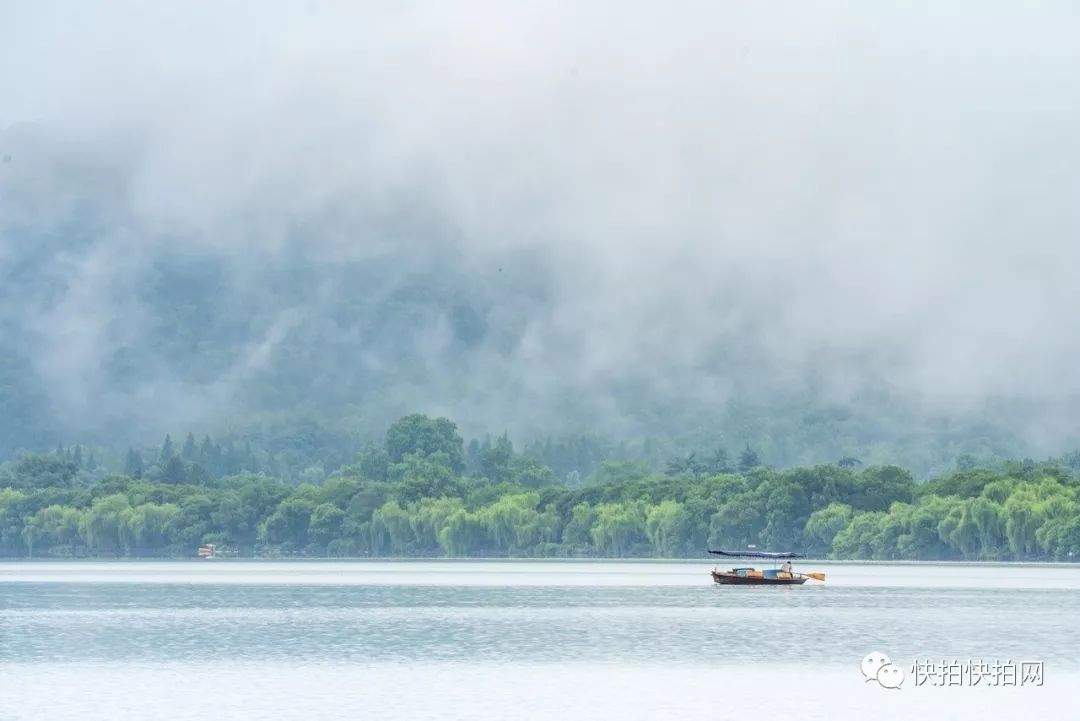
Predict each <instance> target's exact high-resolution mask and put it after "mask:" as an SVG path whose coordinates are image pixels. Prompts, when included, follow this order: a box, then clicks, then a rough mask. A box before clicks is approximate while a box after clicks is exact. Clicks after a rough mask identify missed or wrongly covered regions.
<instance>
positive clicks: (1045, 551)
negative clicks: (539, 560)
mask: <svg viewBox="0 0 1080 721" xmlns="http://www.w3.org/2000/svg"><path fill="white" fill-rule="evenodd" d="M549 445H551V447H552V448H554V447H555V446H556V445H557V444H555V443H552V442H549ZM565 447H567V448H573V446H572V444H566V446H565ZM578 450H581V447H579V448H578ZM549 451H550V449H549ZM549 451H544V450H543V447H542V446H541V447H540V448H538V446H537V444H533V445H530V446H527V447H526V448H525V449H523V451H522V452H518V451H517V450H516V449H515V448H514V445H513V443H512V442H511V441H510V439H509V438H508V437H507V436H506V435H502V436H498V437H495V438H486V439H484V440H483V441H476V442H473V443H470V444H468V445H466V444H465V443H464V442H463V439H462V437H461V435H460V434H459V432H458V429H457V427H456V426H455V424H454V423H452V422H451V421H449V420H447V419H444V418H429V417H427V416H423V415H411V416H406V417H405V418H402V419H401V420H399V421H398V422H396V423H394V424H393V425H392V426H391V427H390V428H389V429H388V430H387V432H386V435H385V439H384V441H383V442H382V443H379V444H371V445H369V446H367V447H365V448H364V449H363V450H362V451H361V452H360V453H359V454H357V455H356V457H355V458H354V459H353V462H351V463H348V464H345V465H342V466H340V467H336V469H335V470H333V471H332V472H330V473H329V474H324V473H323V472H319V473H312V474H311V476H310V478H308V479H300V480H299V481H293V482H290V481H286V480H283V479H282V477H278V476H275V475H274V474H271V473H268V472H267V471H266V470H265V469H262V470H261V472H252V469H250V468H245V467H244V465H245V463H251V464H253V465H258V464H259V463H262V462H265V459H266V458H268V457H270V456H264V458H263V459H262V460H260V459H259V458H258V457H257V455H258V454H256V453H255V452H252V451H250V449H249V448H247V447H245V446H241V445H239V444H235V443H234V444H219V443H216V442H215V441H213V440H211V439H208V438H204V439H203V440H202V441H196V440H195V438H194V437H193V436H190V435H189V436H188V437H187V438H185V439H184V441H182V442H181V443H180V444H179V447H177V444H174V443H173V441H172V439H171V438H167V439H166V440H165V442H164V443H163V444H162V447H161V448H160V449H156V452H155V453H153V454H152V455H153V457H148V456H149V455H151V454H148V453H145V452H139V451H135V450H132V451H130V452H129V453H128V454H127V456H126V458H125V459H124V469H125V472H124V473H122V474H112V475H104V474H101V473H97V474H96V475H95V473H90V472H89V471H88V470H87V468H88V467H92V468H94V469H100V467H101V466H100V463H99V462H98V461H97V460H95V459H93V458H91V456H92V455H93V451H91V450H89V449H82V448H77V449H58V450H57V451H56V452H54V453H50V454H43V455H42V454H39V455H34V454H31V455H24V456H22V457H21V458H19V459H17V460H14V461H9V462H7V463H4V464H0V556H6V557H31V556H32V557H114V556H159V557H191V556H193V555H194V553H195V550H196V548H197V547H198V546H199V545H200V544H203V543H215V544H218V545H220V546H221V547H224V548H228V549H232V550H234V551H235V552H236V553H237V554H239V555H244V556H250V555H258V556H338V557H348V556H567V557H572V556H608V557H618V556H653V557H700V556H701V555H702V554H703V551H704V550H705V549H706V548H707V547H714V548H715V547H726V548H744V547H746V546H747V545H749V544H755V545H757V546H759V547H762V548H774V549H780V550H787V549H798V550H803V551H805V552H806V553H808V554H811V555H816V556H830V557H835V558H862V559H921V560H935V559H1015V560H1070V559H1073V558H1077V557H1080V502H1078V500H1077V492H1078V488H1080V481H1078V477H1077V475H1076V467H1077V466H1080V456H1078V457H1076V458H1072V457H1066V458H1065V459H1063V462H1062V463H1060V464H1058V463H1047V464H1035V463H1032V462H1030V461H1028V462H1019V463H1007V464H1004V465H1002V466H1000V467H998V468H995V469H993V470H990V469H980V468H977V467H973V465H971V464H964V465H963V466H962V469H961V470H957V471H955V472H953V473H951V474H949V475H946V476H943V477H940V478H937V479H934V480H931V481H928V482H925V483H917V482H915V480H914V479H913V478H912V476H911V474H910V473H908V472H907V471H905V470H903V469H901V468H898V467H896V466H863V465H862V463H861V462H860V461H859V460H858V459H854V458H844V459H842V460H841V462H838V463H837V464H834V465H818V466H813V467H803V468H792V469H786V470H776V469H773V468H769V467H766V466H763V465H762V464H761V459H760V458H759V457H758V455H757V453H756V452H755V451H754V450H753V449H752V448H750V447H749V446H747V447H746V448H744V449H743V450H742V451H741V452H740V453H739V454H738V455H737V457H735V458H732V457H730V456H729V455H728V454H727V452H726V451H724V450H723V449H719V450H715V451H713V452H708V453H703V454H701V455H700V456H699V455H698V454H696V453H695V454H689V455H684V456H679V457H676V458H674V459H672V460H671V462H670V463H669V464H668V465H667V469H666V473H664V474H657V473H655V472H653V471H652V470H651V468H650V466H649V465H648V464H647V463H644V462H642V461H639V460H633V459H626V458H619V457H618V454H616V457H615V458H595V459H593V460H592V461H590V463H591V465H592V466H593V468H594V470H593V472H592V473H591V475H590V476H589V477H588V478H587V479H586V480H584V481H582V482H581V483H579V484H575V485H569V484H567V483H565V482H563V481H562V480H560V479H559V477H558V475H557V474H556V473H555V472H553V471H552V470H551V468H550V467H549V466H548V465H547V464H545V463H544V462H543V461H542V455H543V453H545V452H549ZM230 456H231V457H233V458H234V459H239V460H234V461H228V460H226V459H228V458H230ZM245 458H246V460H245ZM310 460H311V459H310V458H304V459H303V462H305V463H307V462H310ZM575 462H576V461H575ZM230 463H231V464H232V465H229V464H230ZM215 464H220V465H215ZM328 465H329V464H328ZM583 465H584V464H583Z"/></svg>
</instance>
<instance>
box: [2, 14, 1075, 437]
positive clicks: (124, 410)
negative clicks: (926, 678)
mask: <svg viewBox="0 0 1080 721" xmlns="http://www.w3.org/2000/svg"><path fill="white" fill-rule="evenodd" d="M572 5H573V4H570V3H555V2H552V3H528V4H525V3H496V2H492V3H467V2H466V3H385V4H376V3H328V2H308V3H306V4H303V3H294V4H292V6H291V7H290V6H277V5H274V4H272V3H251V4H237V3H209V2H206V3H199V2H192V3H179V4H173V5H172V6H171V7H166V4H163V3H149V2H131V3H120V2H112V3H104V4H93V5H92V4H87V3H76V2H72V3H50V2H5V3H3V4H2V6H0V156H3V157H4V162H3V164H0V192H2V195H0V231H2V232H3V235H2V236H0V277H3V278H6V279H7V280H8V285H9V287H8V289H7V290H0V321H2V322H3V325H0V330H3V331H4V332H6V333H8V339H7V340H2V339H0V342H2V343H4V344H7V345H8V346H9V347H8V348H7V349H6V350H7V352H9V353H13V352H14V353H17V354H18V355H20V356H23V357H25V358H27V359H28V362H29V363H30V365H31V367H32V368H33V371H34V373H35V374H36V377H37V378H39V379H40V380H41V386H42V388H43V389H44V390H43V391H42V392H43V393H44V394H45V395H46V396H47V402H48V404H49V406H50V408H51V409H52V412H54V413H56V414H57V415H58V416H60V417H65V418H68V419H82V418H85V417H87V416H88V415H92V414H93V413H97V412H101V411H103V409H106V410H107V409H112V410H113V411H114V414H113V417H115V418H118V419H122V418H124V417H125V416H126V415H131V416H132V417H135V416H136V415H137V416H138V417H139V418H149V417H151V416H154V417H156V416H157V415H159V414H160V413H161V412H163V411H165V412H167V413H168V414H170V415H171V416H172V417H174V418H177V419H181V420H183V421H185V422H197V421H198V420H199V419H200V418H201V417H202V416H203V415H205V414H206V413H208V412H209V411H208V410H207V409H208V408H209V407H215V408H216V409H217V411H220V410H221V408H220V406H221V405H222V404H228V402H229V399H230V398H232V397H233V394H234V393H235V389H236V388H237V387H242V386H243V385H244V384H245V383H248V382H249V381H250V382H254V381H253V380H252V379H254V378H257V377H258V373H259V372H260V369H261V368H264V367H266V366H267V365H268V364H275V363H276V364H281V363H287V361H283V360H281V359H280V358H279V359H275V356H274V354H275V352H276V350H275V349H276V348H277V347H278V345H279V344H281V343H282V342H283V341H285V340H287V339H288V338H289V335H290V333H295V332H299V331H298V330H297V329H301V328H306V329H310V328H312V327H313V326H315V325H317V324H319V323H322V322H324V321H326V320H327V319H328V318H331V317H332V316H334V314H335V313H336V312H337V306H338V301H339V300H340V297H341V296H340V293H341V292H343V291H342V290H341V288H340V287H339V286H337V285H335V283H336V284H341V283H343V282H345V281H344V280H343V279H342V278H337V279H333V280H329V281H327V282H326V284H323V285H319V284H316V285H311V286H305V287H306V288H308V290H309V291H310V292H305V293H303V294H301V296H302V297H299V298H290V299H287V300H286V299H281V298H279V297H277V296H274V295H273V294H260V293H259V292H257V289H263V290H265V289H266V288H267V287H270V286H273V284H274V283H275V282H277V281H276V279H277V278H279V276H280V275H281V274H282V273H285V272H287V269H288V268H290V267H291V266H292V265H293V264H294V261H295V260H296V259H298V258H299V259H302V261H303V262H304V263H315V264H319V263H322V264H327V265H328V266H338V267H341V266H344V265H348V264H358V265H359V266H362V265H363V264H364V263H366V262H367V261H368V260H369V259H386V258H388V257H391V258H393V259H394V261H395V262H394V264H393V266H394V267H395V269H396V270H395V272H394V273H392V274H390V277H388V278H386V279H385V280H386V283H385V284H384V285H380V286H379V288H378V293H381V294H384V295H385V294H387V293H392V289H393V287H394V286H395V283H396V279H397V278H398V277H400V278H401V279H406V278H408V277H410V273H411V271H412V270H414V269H422V270H423V272H425V273H431V272H438V269H439V268H440V267H442V266H445V267H446V268H449V269H451V270H452V271H453V274H454V277H456V278H460V279H462V281H461V282H464V283H466V284H467V285H468V284H473V283H474V284H475V285H474V286H473V285H468V287H469V288H471V290H470V291H469V293H475V295H474V296H470V297H472V298H473V300H475V301H476V302H477V303H479V305H480V306H481V307H482V309H481V311H480V312H481V315H482V316H483V317H482V319H481V320H482V321H483V323H484V327H486V328H487V329H488V331H489V332H488V334H487V335H486V336H485V337H484V339H483V341H482V342H481V343H479V345H478V346H477V347H475V348H472V349H471V350H470V351H469V362H468V364H467V365H465V366H463V367H455V368H453V369H452V371H453V372H452V373H451V374H450V376H451V378H453V379H460V377H461V376H462V375H463V374H469V375H473V376H477V375H482V376H483V377H484V378H485V379H487V380H489V381H490V385H489V386H487V387H486V388H485V390H484V393H480V391H477V392H476V393H471V392H463V391H462V390H461V384H460V382H459V380H451V381H446V382H444V381H440V380H432V381H431V382H430V383H428V382H427V381H424V380H415V379H414V380H412V381H410V382H409V383H408V384H407V385H408V390H407V391H406V390H404V389H403V390H402V394H403V397H405V398H409V399H415V401H416V402H417V403H418V404H420V405H423V406H424V407H425V408H429V409H433V410H440V411H444V412H447V413H451V414H454V415H456V416H458V417H463V419H464V420H463V422H465V423H469V422H473V423H475V424H477V425H479V424H480V423H481V422H484V423H487V422H494V423H495V424H496V425H500V424H501V425H503V426H505V425H508V424H513V423H519V422H520V418H521V417H522V416H530V417H539V416H541V415H543V416H544V417H546V418H557V417H558V413H559V408H560V404H561V403H564V402H566V401H565V398H566V397H567V396H571V397H588V398H589V401H590V404H591V407H592V409H593V411H594V412H595V413H596V414H598V415H602V414H604V413H609V414H611V415H613V416H618V415H631V416H632V415H634V414H635V413H639V412H643V411H640V409H637V410H635V408H633V407H632V406H634V403H629V404H628V403H627V402H626V400H625V396H626V394H627V393H630V394H631V395H633V396H634V397H635V398H637V397H641V398H643V399H646V400H647V399H649V398H660V399H665V400H673V399H682V398H687V399H698V400H705V401H708V402H714V401H715V402H717V403H721V402H723V401H724V400H725V399H727V398H730V397H731V396H732V395H733V394H741V395H742V396H745V397H749V398H751V399H753V398H762V397H770V395H771V394H780V395H784V394H795V395H798V394H803V393H810V394H812V395H815V397H823V398H827V399H829V400H830V401H836V402H842V403H846V402H851V403H854V402H857V398H858V397H859V393H860V392H861V391H860V389H865V388H866V387H867V386H881V385H884V386H887V387H888V388H889V389H891V391H892V392H894V393H897V394H899V396H901V397H903V398H906V399H908V400H910V401H911V402H912V403H916V404H919V405H921V406H925V407H929V408H933V409H943V412H952V409H964V408H969V407H972V406H978V405H980V404H982V403H983V402H984V401H985V400H986V399H988V398H998V397H1001V398H1014V399H1016V398H1019V399H1024V400H1026V401H1030V402H1032V403H1034V404H1036V406H1037V407H1039V408H1042V409H1044V410H1043V411H1040V412H1039V413H1037V414H1036V417H1038V418H1039V419H1041V420H1042V422H1043V425H1048V426H1053V427H1054V428H1056V432H1058V433H1061V434H1066V435H1067V434H1073V433H1075V430H1074V428H1075V421H1076V419H1077V416H1076V415H1074V414H1073V413H1072V411H1071V410H1070V408H1071V405H1072V400H1073V399H1075V398H1077V397H1080V364H1078V363H1077V362H1076V358H1077V356H1078V353H1080V326H1078V324H1077V322H1076V320H1075V313H1076V308H1077V307H1078V300H1080V283H1078V280H1080V270H1078V266H1077V264H1078V262H1080V242H1078V241H1080V238H1078V232H1077V231H1078V229H1080V203H1078V202H1077V199H1078V198H1080V180H1078V177H1080V176H1078V173H1077V167H1078V162H1080V135H1078V134H1077V132H1076V128H1077V127H1080V72H1078V71H1080V63H1078V54H1080V43H1078V42H1077V38H1078V37H1080V13H1077V11H1076V7H1075V5H1072V4H1071V3H1060V4H1057V3H1045V4H1038V5H1036V4H1031V5H1030V6H1020V5H1019V4H1017V3H1005V2H1002V3H965V4H960V3H922V4H920V3H912V4H908V5H907V7H893V8H886V7H883V5H884V4H881V3H866V4H853V3H814V2H810V3H806V2H797V3H796V2H779V3H775V2H774V3H749V2H729V3H715V2H709V3H704V2H703V3H682V4H675V5H671V4H660V3H625V2H619V3H588V4H587V5H588V7H586V8H574V7H571V6H572ZM88 207H89V208H92V210H93V212H92V213H91V215H92V217H93V222H92V223H87V221H86V213H87V212H88V211H87V208H88ZM71 234H73V235H75V236H78V237H79V240H78V241H77V242H75V241H69V240H68V238H69V235H71ZM42 238H48V239H50V240H49V241H48V242H43V241H42V240H41V239H42ZM30 246H33V247H30ZM177 255H179V256H191V257H204V256H207V255H213V256H215V257H219V258H227V259H228V263H227V265H226V266H225V267H226V268H227V274H226V278H225V281H224V282H225V283H226V284H227V285H228V287H230V288H240V289H247V290H244V292H242V293H240V295H239V296H238V297H239V298H240V300H234V301H232V302H233V305H232V306H230V310H229V312H230V313H232V314H233V315H236V316H242V315H243V312H242V311H243V308H244V306H243V303H244V302H250V303H253V304H254V303H258V304H259V307H258V308H257V310H258V312H259V314H260V316H261V317H262V318H263V319H264V322H261V323H260V324H257V325H256V326H253V327H252V328H251V329H250V332H243V333H240V335H241V336H242V338H243V342H242V343H240V344H239V346H238V347H237V348H236V349H234V350H235V351H236V352H235V354H234V355H233V356H232V360H231V361H230V362H229V364H227V365H226V366H224V367H221V368H218V369H217V370H215V371H214V372H212V373H208V374H207V375H206V376H205V377H200V378H195V379H192V378H191V377H188V376H185V375H183V374H177V372H176V371H174V370H170V369H169V368H168V363H167V362H166V360H161V364H162V366H161V368H158V369H156V370H155V371H154V372H153V373H149V374H148V375H147V376H146V380H145V382H140V383H133V384H128V385H126V386H124V388H123V389H121V390H118V389H117V388H116V387H114V385H113V384H112V381H111V380H110V378H111V376H107V374H106V371H105V370H103V369H104V368H106V367H107V366H108V365H109V364H110V363H111V362H112V356H113V355H115V352H116V350H117V348H121V347H123V348H127V347H132V348H137V349H139V352H140V353H142V354H143V355H144V356H147V357H157V356H158V355H161V354H164V353H165V351H164V350H162V351H161V353H160V354H159V353H158V349H157V348H156V347H153V346H152V345H151V346H149V347H148V346H147V345H146V344H147V343H149V341H146V340H145V334H144V332H143V331H144V330H145V328H146V327H147V325H148V324H152V322H153V315H154V313H155V312H157V311H154V310H150V309H148V307H147V306H146V305H145V303H144V300H145V297H146V296H145V290H146V288H147V287H152V285H150V286H148V285H147V282H148V281H147V280H146V279H147V278H148V277H149V276H148V274H152V273H151V271H152V269H153V268H155V267H158V266H157V264H159V263H160V262H161V258H162V257H170V258H171V257H174V256H177ZM46 268H47V270H46ZM15 277H21V278H23V279H26V278H33V279H34V280H33V284H32V287H29V288H27V287H22V288H20V289H19V291H18V292H15V291H14V290H13V288H14V287H15V286H14V285H13V284H12V283H11V280H12V279H13V278H15ZM373 292H374V291H373ZM244 299H246V300H244ZM470 302H471V301H470ZM237 304H239V305H237ZM252 310H253V311H255V310H256V308H254V307H253V308H252ZM118 321H122V322H118ZM348 331H349V329H348V328H345V330H341V327H340V326H339V327H337V330H336V331H335V332H341V333H347V332H348ZM403 332H406V333H408V332H415V333H418V334H420V335H423V338H422V339H420V340H419V341H418V342H417V345H416V348H420V349H427V350H428V351H430V353H431V359H430V361H431V375H432V376H433V377H434V376H438V375H439V374H440V372H442V371H443V370H445V367H444V364H443V361H444V359H446V358H448V357H450V356H451V355H453V354H454V353H455V346H454V345H453V343H452V342H451V339H450V338H449V336H448V335H447V333H448V332H449V331H447V329H446V327H445V325H440V324H439V323H438V322H434V323H430V324H427V325H424V326H423V327H422V328H420V329H419V330H417V329H413V330H406V331H403ZM500 333H501V335H500ZM319 337H322V338H325V337H327V336H326V335H323V336H319ZM366 343H367V341H366V340H365V338H364V337H355V338H352V339H351V341H350V342H349V343H348V344H347V345H345V346H343V348H344V350H335V348H327V349H326V351H325V352H326V353H327V354H331V355H332V354H334V353H340V354H341V357H339V358H337V362H338V363H339V364H345V365H348V364H355V365H356V367H357V368H369V366H370V367H371V368H377V367H378V366H379V363H380V362H386V361H385V359H380V357H379V354H378V348H377V346H376V345H375V341H372V342H371V343H372V347H371V348H370V351H371V352H370V353H368V352H366V351H364V349H365V348H366V347H367V346H366V345H365V344H366ZM14 344H18V347H17V348H13V345H14ZM358 349H360V351H364V352H361V353H360V354H359V356H357V355H356V354H357V352H358ZM365 364H367V365H365ZM448 372H449V371H448ZM450 387H454V388H456V392H449V391H448V388H450ZM403 388H404V386H403ZM619 389H622V391H620V390H619ZM627 389H630V390H627ZM620 392H621V393H622V395H621V396H620ZM617 398H622V400H613V399H617ZM1062 398H1064V399H1065V401H1064V402H1062V401H1061V399H1062ZM642 402H643V404H644V403H645V401H644V400H643V401H642ZM136 409H141V410H138V411H137V410H136ZM1077 415H1080V414H1077ZM643 422H645V423H647V422H649V421H648V419H646V420H645V421H643ZM1042 430H1043V428H1042V426H1040V432H1041V431H1042Z"/></svg>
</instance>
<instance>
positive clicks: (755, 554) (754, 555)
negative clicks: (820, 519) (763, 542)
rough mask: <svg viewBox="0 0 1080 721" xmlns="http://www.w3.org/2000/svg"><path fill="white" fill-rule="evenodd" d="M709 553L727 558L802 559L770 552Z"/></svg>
mask: <svg viewBox="0 0 1080 721" xmlns="http://www.w3.org/2000/svg"><path fill="white" fill-rule="evenodd" d="M709 553H713V554H716V555H717V556H726V557H728V558H802V557H803V556H802V554H801V553H791V552H786V553H773V552H771V551H713V550H712V549H710V550H709Z"/></svg>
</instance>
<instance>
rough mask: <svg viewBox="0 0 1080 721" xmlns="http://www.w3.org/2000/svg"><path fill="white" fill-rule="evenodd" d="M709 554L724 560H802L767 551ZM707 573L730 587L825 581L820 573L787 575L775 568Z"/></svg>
mask: <svg viewBox="0 0 1080 721" xmlns="http://www.w3.org/2000/svg"><path fill="white" fill-rule="evenodd" d="M709 553H713V554H716V555H717V556H724V557H726V558H767V559H769V560H772V561H790V560H792V559H795V558H802V556H801V555H800V554H798V553H769V552H767V551H709ZM709 573H710V574H711V575H712V579H713V581H715V582H716V583H720V584H723V585H730V586H800V585H802V584H804V583H806V582H807V581H808V580H810V579H811V578H812V579H814V580H815V581H824V580H825V574H824V573H822V572H820V571H811V572H810V573H795V572H790V573H789V572H788V571H783V570H780V569H777V568H769V569H765V570H763V571H759V570H758V569H756V568H750V567H739V568H732V569H730V570H728V571H721V570H720V569H719V568H714V569H713V570H712V571H710V572H709Z"/></svg>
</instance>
